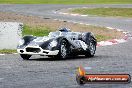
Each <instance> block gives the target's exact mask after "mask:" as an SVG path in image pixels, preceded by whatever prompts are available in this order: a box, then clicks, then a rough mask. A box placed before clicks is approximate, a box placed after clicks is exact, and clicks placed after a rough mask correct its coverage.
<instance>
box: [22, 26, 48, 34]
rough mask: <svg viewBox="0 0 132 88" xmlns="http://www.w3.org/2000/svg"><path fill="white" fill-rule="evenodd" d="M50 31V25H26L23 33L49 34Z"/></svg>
mask: <svg viewBox="0 0 132 88" xmlns="http://www.w3.org/2000/svg"><path fill="white" fill-rule="evenodd" d="M49 32H50V28H48V27H30V26H28V25H24V27H23V32H22V35H33V36H47V35H48V34H49Z"/></svg>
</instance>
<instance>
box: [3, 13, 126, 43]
mask: <svg viewBox="0 0 132 88" xmlns="http://www.w3.org/2000/svg"><path fill="white" fill-rule="evenodd" d="M0 21H5V22H6V21H8V22H9V21H11V22H22V23H24V24H26V25H28V26H31V27H48V28H49V29H51V31H55V30H56V29H58V28H60V27H68V28H70V29H72V31H79V32H93V33H94V34H95V35H97V37H98V41H101V40H107V39H115V38H116V39H119V38H121V37H123V36H124V34H123V33H122V32H118V31H116V30H109V29H107V28H105V27H97V26H89V25H81V24H76V23H69V22H66V21H56V20H53V19H44V18H40V17H36V16H27V15H20V14H16V13H9V12H0ZM99 36H100V37H99Z"/></svg>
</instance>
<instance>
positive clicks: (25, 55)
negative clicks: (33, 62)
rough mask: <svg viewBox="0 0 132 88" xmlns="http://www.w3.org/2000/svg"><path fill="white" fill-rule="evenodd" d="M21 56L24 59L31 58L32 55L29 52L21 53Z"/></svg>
mask: <svg viewBox="0 0 132 88" xmlns="http://www.w3.org/2000/svg"><path fill="white" fill-rule="evenodd" d="M20 56H21V57H22V58H23V60H29V58H30V57H31V55H27V54H20Z"/></svg>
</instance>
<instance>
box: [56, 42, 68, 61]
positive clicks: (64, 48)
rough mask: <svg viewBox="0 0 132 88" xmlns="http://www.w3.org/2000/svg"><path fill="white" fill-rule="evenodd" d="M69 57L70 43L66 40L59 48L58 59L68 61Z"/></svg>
mask: <svg viewBox="0 0 132 88" xmlns="http://www.w3.org/2000/svg"><path fill="white" fill-rule="evenodd" d="M67 56H68V42H67V41H66V40H62V41H61V43H60V47H59V54H58V55H57V57H59V58H61V59H66V58H67Z"/></svg>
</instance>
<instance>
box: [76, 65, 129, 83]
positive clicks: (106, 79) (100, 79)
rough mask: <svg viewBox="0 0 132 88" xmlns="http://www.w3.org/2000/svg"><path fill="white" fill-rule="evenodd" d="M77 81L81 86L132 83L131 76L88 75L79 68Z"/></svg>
mask: <svg viewBox="0 0 132 88" xmlns="http://www.w3.org/2000/svg"><path fill="white" fill-rule="evenodd" d="M76 81H77V83H78V84H79V85H82V84H86V83H121V84H122V83H130V82H131V76H130V75H129V74H87V73H86V71H85V69H84V68H83V67H79V68H78V72H77V74H76Z"/></svg>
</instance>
